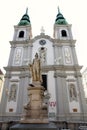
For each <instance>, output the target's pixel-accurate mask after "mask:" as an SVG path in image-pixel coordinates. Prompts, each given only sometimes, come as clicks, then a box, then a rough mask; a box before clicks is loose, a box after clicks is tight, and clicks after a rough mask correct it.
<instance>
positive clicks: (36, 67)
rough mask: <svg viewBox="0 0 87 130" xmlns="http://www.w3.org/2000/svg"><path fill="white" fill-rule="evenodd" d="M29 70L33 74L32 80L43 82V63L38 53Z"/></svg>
mask: <svg viewBox="0 0 87 130" xmlns="http://www.w3.org/2000/svg"><path fill="white" fill-rule="evenodd" d="M29 70H30V71H31V73H32V80H33V81H40V82H42V76H41V63H40V59H39V58H38V53H36V54H35V58H34V59H33V63H32V64H30V65H29Z"/></svg>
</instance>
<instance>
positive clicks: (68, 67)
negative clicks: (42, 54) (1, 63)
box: [4, 65, 82, 72]
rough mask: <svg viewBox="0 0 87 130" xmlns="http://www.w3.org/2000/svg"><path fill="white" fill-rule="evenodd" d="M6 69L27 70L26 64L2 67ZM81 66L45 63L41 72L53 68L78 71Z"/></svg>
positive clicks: (52, 69)
mask: <svg viewBox="0 0 87 130" xmlns="http://www.w3.org/2000/svg"><path fill="white" fill-rule="evenodd" d="M4 69H5V70H6V71H27V70H29V67H28V66H7V67H4ZM81 69H82V66H79V65H75V66H69V65H68V66H65V65H46V66H42V68H41V70H42V72H45V71H46V72H47V71H55V70H61V71H62V70H63V71H80V70H81Z"/></svg>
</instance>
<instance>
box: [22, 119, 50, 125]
mask: <svg viewBox="0 0 87 130" xmlns="http://www.w3.org/2000/svg"><path fill="white" fill-rule="evenodd" d="M20 123H23V124H28V123H30V124H33V123H37V124H39V123H42V124H43V123H45V124H46V123H49V121H48V119H25V120H24V119H23V120H21V121H20Z"/></svg>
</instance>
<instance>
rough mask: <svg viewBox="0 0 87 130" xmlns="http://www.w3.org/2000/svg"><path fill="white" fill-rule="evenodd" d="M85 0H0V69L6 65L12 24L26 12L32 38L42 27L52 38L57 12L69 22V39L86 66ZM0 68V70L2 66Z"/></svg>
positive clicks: (80, 61)
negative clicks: (70, 28) (73, 41)
mask: <svg viewBox="0 0 87 130" xmlns="http://www.w3.org/2000/svg"><path fill="white" fill-rule="evenodd" d="M86 3H87V0H7V1H6V0H1V1H0V68H1V69H2V68H3V67H5V66H7V64H8V58H9V53H10V43H9V41H11V40H12V39H13V34H14V25H17V24H18V23H19V21H20V19H21V17H22V16H23V14H24V13H25V12H26V8H27V7H28V14H29V17H30V20H31V25H32V33H33V37H34V36H36V35H39V34H40V29H41V27H42V26H44V29H45V34H46V35H49V36H51V37H53V25H54V22H55V18H56V15H57V12H58V9H57V7H58V6H59V8H60V12H61V13H62V14H63V16H64V17H65V18H66V20H67V22H68V23H69V24H72V33H73V38H74V39H76V40H77V42H76V52H77V57H78V61H79V65H83V68H85V67H86V66H87V58H86V57H87V32H86V31H87V4H86ZM2 70H3V69H2Z"/></svg>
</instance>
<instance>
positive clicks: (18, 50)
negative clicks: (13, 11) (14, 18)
mask: <svg viewBox="0 0 87 130" xmlns="http://www.w3.org/2000/svg"><path fill="white" fill-rule="evenodd" d="M31 39H32V28H31V21H30V18H29V15H28V9H26V13H25V14H24V15H23V16H22V18H21V20H20V22H19V23H18V25H16V26H14V35H13V40H12V41H10V44H11V51H10V56H9V61H8V66H7V67H5V70H6V74H5V83H4V90H3V95H2V101H1V104H2V105H1V106H0V113H2V115H5V116H7V120H8V117H9V114H11V115H12V116H13V115H15V116H13V117H14V119H13V120H15V119H17V117H18V118H20V113H22V111H23V110H22V109H23V104H25V102H27V86H28V84H29V71H28V66H27V65H28V64H29V63H30V61H31V52H32V45H31V42H30V40H31ZM4 97H6V98H4ZM19 102H20V103H19ZM17 115H18V116H17Z"/></svg>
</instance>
